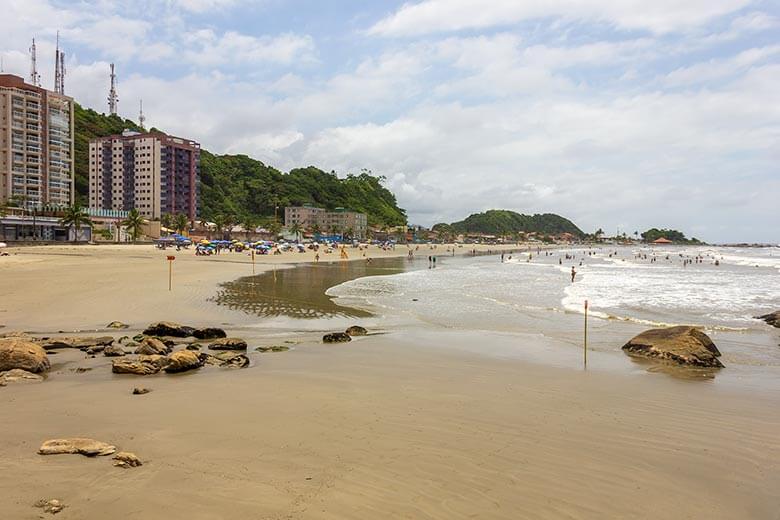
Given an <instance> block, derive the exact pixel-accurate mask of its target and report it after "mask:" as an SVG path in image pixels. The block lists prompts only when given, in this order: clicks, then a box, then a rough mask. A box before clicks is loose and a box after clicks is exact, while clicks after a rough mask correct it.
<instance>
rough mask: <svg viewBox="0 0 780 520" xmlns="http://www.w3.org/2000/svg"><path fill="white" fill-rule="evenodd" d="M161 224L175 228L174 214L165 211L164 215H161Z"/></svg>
mask: <svg viewBox="0 0 780 520" xmlns="http://www.w3.org/2000/svg"><path fill="white" fill-rule="evenodd" d="M160 225H162V227H165V228H168V229H173V226H174V220H173V215H171V214H170V213H163V216H162V217H160Z"/></svg>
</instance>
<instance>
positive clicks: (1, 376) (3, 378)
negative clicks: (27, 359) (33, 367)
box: [0, 368, 43, 386]
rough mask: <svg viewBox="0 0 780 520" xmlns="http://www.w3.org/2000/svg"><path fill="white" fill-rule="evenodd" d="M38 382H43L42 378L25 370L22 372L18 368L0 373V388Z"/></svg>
mask: <svg viewBox="0 0 780 520" xmlns="http://www.w3.org/2000/svg"><path fill="white" fill-rule="evenodd" d="M39 381H43V376H39V375H38V374H33V373H32V372H28V371H27V370H22V369H20V368H14V369H13V370H6V371H5V372H0V386H5V385H7V384H8V383H18V382H23V383H27V382H39Z"/></svg>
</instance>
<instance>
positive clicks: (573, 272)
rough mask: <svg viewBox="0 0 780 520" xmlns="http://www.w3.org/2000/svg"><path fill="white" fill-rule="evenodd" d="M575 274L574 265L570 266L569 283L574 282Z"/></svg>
mask: <svg viewBox="0 0 780 520" xmlns="http://www.w3.org/2000/svg"><path fill="white" fill-rule="evenodd" d="M575 276H577V271H575V270H574V266H571V283H574V277H575Z"/></svg>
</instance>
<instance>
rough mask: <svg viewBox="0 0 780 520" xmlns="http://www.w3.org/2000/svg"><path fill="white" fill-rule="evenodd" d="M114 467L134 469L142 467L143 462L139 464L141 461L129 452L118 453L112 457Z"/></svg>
mask: <svg viewBox="0 0 780 520" xmlns="http://www.w3.org/2000/svg"><path fill="white" fill-rule="evenodd" d="M114 466H118V467H120V468H136V467H138V466H143V462H141V459H139V458H138V457H136V456H135V453H130V452H129V451H120V452H119V453H117V454H116V455H114Z"/></svg>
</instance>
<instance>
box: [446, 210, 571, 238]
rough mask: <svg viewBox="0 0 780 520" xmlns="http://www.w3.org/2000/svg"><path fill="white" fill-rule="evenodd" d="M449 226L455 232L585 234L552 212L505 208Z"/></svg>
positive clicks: (479, 214) (470, 217)
mask: <svg viewBox="0 0 780 520" xmlns="http://www.w3.org/2000/svg"><path fill="white" fill-rule="evenodd" d="M450 226H451V228H452V230H453V231H454V232H456V233H484V234H489V235H508V234H512V233H517V232H522V233H532V232H536V233H542V234H545V235H558V234H560V233H571V234H572V235H574V236H576V237H583V236H584V235H585V233H583V232H582V230H581V229H580V228H578V227H577V226H576V225H574V223H572V221H570V220H569V219H566V218H563V217H561V216H559V215H555V214H552V213H544V214H537V215H522V214H520V213H515V212H514V211H509V210H505V209H491V210H488V211H486V212H484V213H474V214H472V215H469V216H468V217H467V218H466V219H464V220H461V221H460V222H453V223H452V224H450Z"/></svg>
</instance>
